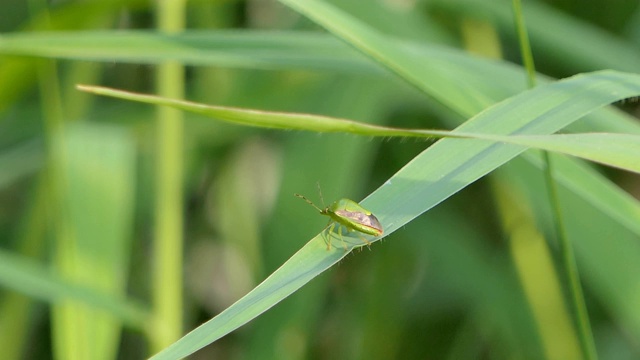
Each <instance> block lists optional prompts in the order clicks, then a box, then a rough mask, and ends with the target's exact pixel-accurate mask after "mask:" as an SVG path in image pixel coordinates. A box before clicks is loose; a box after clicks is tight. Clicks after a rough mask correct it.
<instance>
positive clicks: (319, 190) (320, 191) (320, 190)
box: [316, 181, 326, 208]
mask: <svg viewBox="0 0 640 360" xmlns="http://www.w3.org/2000/svg"><path fill="white" fill-rule="evenodd" d="M316 184H317V185H318V194H320V201H322V207H323V208H324V207H326V205H325V204H324V198H323V197H322V189H320V181H318V182H317V183H316Z"/></svg>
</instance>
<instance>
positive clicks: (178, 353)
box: [92, 71, 640, 359]
mask: <svg viewBox="0 0 640 360" xmlns="http://www.w3.org/2000/svg"><path fill="white" fill-rule="evenodd" d="M92 89H93V90H97V91H98V92H101V93H103V94H105V95H115V96H120V97H123V98H128V99H132V100H141V101H145V102H149V103H157V104H165V105H171V106H174V107H177V108H181V109H185V110H187V109H188V110H192V111H195V112H197V113H200V114H205V115H207V114H209V115H212V113H211V111H214V112H215V116H216V117H219V118H222V117H224V118H225V119H226V120H228V121H234V122H240V123H245V124H252V125H255V124H258V123H259V124H261V125H262V126H265V127H274V128H285V127H286V126H287V125H289V126H290V127H292V128H295V129H301V127H304V126H305V125H301V122H303V123H304V122H306V121H308V122H309V124H310V125H309V126H310V127H311V128H313V129H316V130H318V129H320V130H321V129H324V125H325V124H324V122H325V121H328V122H330V123H331V124H332V126H334V125H335V126H336V127H337V126H339V125H340V124H343V122H342V121H338V122H335V121H336V119H329V118H324V117H309V116H308V115H299V114H294V115H291V114H281V113H267V112H256V111H239V110H238V109H230V108H219V107H216V108H213V110H212V108H211V107H208V106H204V105H198V104H193V103H188V102H183V101H175V100H167V99H160V98H157V97H153V96H147V95H136V94H131V93H126V92H118V91H114V90H108V89H96V88H92ZM637 94H640V77H639V76H637V75H633V74H623V73H618V72H613V71H606V72H598V73H593V74H588V75H581V76H576V77H573V78H570V79H567V80H563V81H559V82H557V83H553V84H550V85H547V86H541V87H538V88H536V89H533V90H531V91H528V92H525V93H523V94H520V95H518V96H515V97H513V98H512V99H509V100H508V101H505V102H503V103H500V104H498V105H496V106H494V107H492V108H491V109H489V110H487V111H484V112H482V113H481V114H479V115H478V116H476V117H474V118H473V119H471V120H469V121H468V122H467V123H465V124H464V125H462V126H460V127H459V128H458V129H457V130H456V131H460V132H463V133H472V132H495V133H502V134H505V133H506V134H509V133H511V134H512V133H518V134H522V135H527V134H536V133H537V134H540V133H542V134H544V133H553V132H555V131H557V130H559V129H561V128H562V127H564V126H566V125H568V124H570V123H571V122H572V121H575V120H577V119H579V118H580V117H582V116H583V115H585V114H587V113H589V112H590V111H594V110H596V109H598V108H599V107H601V106H604V105H606V104H608V103H610V102H613V101H617V100H619V99H623V98H626V97H629V96H635V95H637ZM222 115H223V116H222ZM292 116H293V118H291V117H292ZM351 124H353V123H351ZM333 128H335V127H333ZM341 129H342V131H345V130H344V128H341ZM355 132H357V131H355ZM524 149H525V148H524V147H522V146H514V145H511V144H502V143H489V142H487V141H486V140H470V139H464V140H462V139H443V140H441V141H438V142H437V143H436V144H434V145H433V146H431V147H430V148H428V149H427V150H425V151H424V152H423V153H422V154H420V155H419V156H417V157H416V158H415V159H414V160H413V161H411V162H410V163H409V164H407V165H406V166H405V167H404V168H403V169H401V170H400V171H399V172H398V173H396V174H395V175H394V176H393V177H391V178H390V179H389V180H388V181H387V182H386V183H385V184H384V185H383V186H382V187H380V188H379V189H378V190H376V191H375V192H373V193H372V194H371V195H370V196H369V197H368V198H367V199H365V200H363V202H362V204H363V206H365V207H366V208H368V209H370V210H371V211H372V212H373V213H375V214H376V215H377V216H378V219H379V220H380V222H381V224H382V225H383V227H384V229H385V236H388V235H389V234H391V233H393V232H394V231H395V230H397V229H398V228H400V227H402V226H404V225H405V224H406V223H407V222H409V221H411V220H412V219H413V218H415V217H416V216H418V215H420V214H422V213H423V212H425V211H427V210H428V209H430V208H431V207H433V206H435V205H437V204H438V203H440V202H442V201H444V200H445V199H446V198H448V197H449V196H451V195H453V194H454V193H456V192H457V191H459V190H460V189H462V188H464V187H465V186H467V185H469V184H470V183H472V182H474V181H475V180H477V179H478V178H480V177H481V176H484V175H486V174H487V173H488V172H490V171H492V170H493V169H495V168H497V167H498V166H500V165H502V164H504V163H505V162H507V161H509V160H510V159H512V158H513V157H515V156H517V155H518V154H520V153H521V152H522V151H524ZM357 246H360V245H357ZM352 248H353V247H352ZM346 254H347V253H346V252H344V251H342V250H340V249H333V250H332V251H327V250H326V247H325V244H324V239H323V235H322V234H319V235H318V236H316V237H315V238H314V239H312V240H311V241H310V242H309V243H308V244H307V245H305V246H304V247H303V248H302V249H301V250H300V251H299V252H298V253H296V254H295V255H293V256H292V257H291V258H290V259H289V260H288V261H287V262H286V263H285V264H284V265H283V266H282V267H280V268H279V269H278V270H277V271H276V272H274V273H273V274H272V275H271V276H269V277H268V278H267V279H266V280H265V281H264V282H263V283H261V284H260V285H259V286H258V287H256V288H255V289H254V290H253V291H251V292H250V293H249V294H247V295H246V296H245V297H243V298H242V299H240V300H239V301H238V302H236V303H235V304H234V305H232V306H231V307H229V308H228V309H226V310H225V311H224V312H222V313H221V314H220V315H218V316H217V317H215V318H213V319H212V320H210V321H209V322H207V323H205V324H203V325H201V326H200V327H198V328H196V329H195V330H193V331H192V332H190V333H189V334H187V335H185V337H183V338H182V339H181V340H179V341H178V342H176V343H174V344H173V345H171V346H170V347H168V348H167V349H165V350H164V351H162V352H160V353H159V354H157V355H156V356H155V357H154V358H156V359H174V358H180V357H184V356H187V355H189V354H191V353H193V352H194V351H196V350H198V349H200V348H202V347H203V346H206V345H207V344H209V343H211V342H213V341H215V340H216V339H218V338H220V337H222V336H224V335H225V334H227V333H228V332H230V331H232V330H233V329H235V328H237V327H239V326H241V325H243V324H245V323H246V322H247V321H249V320H251V319H252V318H254V317H255V316H258V315H259V314H261V313H262V312H264V311H266V310H267V309H269V308H270V307H272V306H273V305H275V304H276V303H277V302H279V301H280V300H282V299H284V298H285V297H286V296H288V295H289V294H291V293H292V292H293V291H295V290H297V289H298V288H299V287H301V286H302V285H304V284H305V283H307V282H308V281H310V280H311V279H312V278H313V277H315V276H316V275H318V274H320V273H321V272H322V271H324V270H326V269H328V268H329V267H330V266H331V265H333V264H335V263H336V262H337V261H338V260H340V259H341V258H342V257H344V256H345V255H346Z"/></svg>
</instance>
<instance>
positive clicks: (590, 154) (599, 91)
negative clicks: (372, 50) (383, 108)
mask: <svg viewBox="0 0 640 360" xmlns="http://www.w3.org/2000/svg"><path fill="white" fill-rule="evenodd" d="M78 88H79V89H81V90H83V91H88V92H92V93H94V94H99V95H106V96H112V97H117V98H121V99H128V100H134V101H139V102H144V103H148V104H156V105H168V106H172V107H175V108H178V109H182V110H185V111H190V112H194V113H198V114H201V115H205V116H210V117H214V118H217V119H220V120H225V121H228V122H231V123H235V124H239V125H247V126H257V127H264V128H274V129H288V130H308V131H317V132H346V133H351V134H358V135H367V136H383V137H391V136H404V137H426V138H429V137H455V138H466V139H478V140H488V141H493V142H504V143H508V144H514V145H522V146H525V147H533V148H538V149H543V150H550V151H556V152H561V153H564V154H569V155H573V156H578V157H582V158H585V159H588V160H592V161H597V162H600V163H603V164H606V165H610V166H615V167H619V168H622V169H626V170H630V171H635V172H638V173H640V160H639V159H640V136H637V135H629V134H567V135H546V136H545V135H534V136H526V135H516V136H498V135H493V134H491V132H494V131H497V130H498V129H495V128H494V129H495V130H489V129H482V130H479V131H478V132H465V131H460V130H456V131H453V132H449V131H442V130H422V129H421V130H416V129H396V128H390V127H384V126H376V125H370V124H366V123H359V122H355V121H351V120H346V119H338V118H331V117H326V116H318V115H309V114H292V113H277V112H266V111H259V110H247V109H239V108H231V107H223V106H208V105H202V104H197V103H193V102H188V101H182V100H175V99H167V98H162V97H158V96H153V95H143V94H135V93H130V92H125V91H119V90H114V89H108V88H103V87H90V86H79V87H78ZM638 89H640V76H637V75H635V74H624V73H616V72H600V73H595V74H592V75H591V76H576V77H574V78H573V81H572V80H564V81H561V82H558V83H555V84H553V85H546V86H541V87H538V88H536V89H533V90H531V91H526V92H523V93H521V94H519V95H517V96H515V97H513V98H511V99H509V100H507V101H504V102H502V103H500V104H498V105H495V106H493V107H492V108H490V109H489V110H487V111H485V112H483V113H482V114H481V115H479V116H478V117H484V118H500V119H501V121H503V123H505V124H507V123H509V121H510V118H511V117H516V116H518V115H519V114H520V113H521V112H522V113H525V114H531V116H538V117H539V118H540V119H542V118H543V115H544V113H543V112H542V111H545V110H546V109H551V110H553V111H556V112H562V111H567V109H568V106H567V105H566V104H567V103H568V101H567V99H568V98H569V97H570V96H572V94H571V93H572V92H575V93H576V94H579V95H581V96H584V98H586V99H590V100H591V107H590V110H581V112H573V111H571V112H569V114H570V116H573V117H574V119H578V118H579V117H581V116H582V115H585V114H586V113H587V112H590V111H593V110H595V109H597V108H599V107H601V106H604V105H606V104H609V103H611V102H615V101H618V100H621V99H624V98H627V97H632V96H635V94H636V93H637V91H638ZM574 100H575V99H574ZM565 101H566V102H567V103H565ZM545 103H546V104H545ZM551 110H549V111H551ZM558 129H560V128H557V129H556V130H558ZM521 132H522V130H521V129H518V128H513V129H512V130H511V132H510V133H511V134H520V133H521Z"/></svg>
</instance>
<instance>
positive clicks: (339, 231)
mask: <svg viewBox="0 0 640 360" xmlns="http://www.w3.org/2000/svg"><path fill="white" fill-rule="evenodd" d="M338 235H340V241H342V246H343V247H344V251H347V250H348V249H347V243H346V242H344V238H343V237H342V226H341V225H338Z"/></svg>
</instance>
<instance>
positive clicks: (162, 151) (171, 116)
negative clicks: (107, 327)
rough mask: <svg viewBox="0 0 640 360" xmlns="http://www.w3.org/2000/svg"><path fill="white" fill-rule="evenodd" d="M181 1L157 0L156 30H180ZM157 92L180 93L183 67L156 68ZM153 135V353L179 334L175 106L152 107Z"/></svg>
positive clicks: (179, 157)
mask: <svg viewBox="0 0 640 360" xmlns="http://www.w3.org/2000/svg"><path fill="white" fill-rule="evenodd" d="M184 13H185V2H184V1H183V0H163V1H159V2H158V8H157V19H158V28H159V29H160V30H161V31H164V32H168V33H172V32H178V31H181V30H182V29H184V19H185V16H184ZM157 79H158V80H157V90H158V93H159V94H162V95H164V96H170V97H176V98H182V97H184V67H183V66H182V65H180V64H179V63H176V62H167V63H163V64H161V65H159V66H158V72H157ZM157 117H158V123H157V129H156V131H157V133H156V149H157V152H156V180H157V187H156V205H155V254H154V265H155V268H154V271H153V304H154V312H155V319H156V322H155V327H154V329H153V332H152V334H150V337H151V350H152V351H153V352H154V353H155V352H158V351H160V350H162V349H164V348H165V347H167V346H169V345H171V344H172V343H173V342H175V341H176V340H178V339H179V338H180V337H181V336H182V327H183V321H182V311H183V309H182V308H183V306H182V304H183V300H182V288H183V286H182V284H183V281H182V278H183V276H182V268H183V266H182V265H183V261H182V256H183V206H182V205H183V204H182V188H183V156H184V154H183V152H184V150H183V142H184V139H183V136H184V132H183V117H182V113H181V112H180V111H178V110H176V109H170V108H167V107H159V108H158V113H157Z"/></svg>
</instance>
